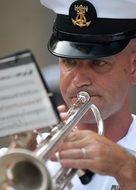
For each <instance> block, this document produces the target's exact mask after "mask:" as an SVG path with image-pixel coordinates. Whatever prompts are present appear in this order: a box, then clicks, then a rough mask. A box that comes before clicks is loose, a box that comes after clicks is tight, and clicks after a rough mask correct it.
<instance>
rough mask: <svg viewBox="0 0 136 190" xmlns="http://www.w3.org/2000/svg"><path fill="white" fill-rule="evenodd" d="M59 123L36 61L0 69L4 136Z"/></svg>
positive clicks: (0, 122)
mask: <svg viewBox="0 0 136 190" xmlns="http://www.w3.org/2000/svg"><path fill="white" fill-rule="evenodd" d="M57 123H58V121H57V117H56V114H55V112H54V109H53V107H52V104H51V102H50V99H49V97H48V94H47V92H46V89H45V87H44V85H43V83H42V82H41V78H40V77H39V72H38V70H37V68H36V66H35V64H34V63H33V62H31V63H29V64H24V65H23V64H22V65H19V66H18V65H17V66H13V67H9V68H5V69H1V70H0V137H2V136H6V135H10V134H14V133H19V132H24V131H28V130H33V129H38V128H44V127H48V126H52V125H55V124H57Z"/></svg>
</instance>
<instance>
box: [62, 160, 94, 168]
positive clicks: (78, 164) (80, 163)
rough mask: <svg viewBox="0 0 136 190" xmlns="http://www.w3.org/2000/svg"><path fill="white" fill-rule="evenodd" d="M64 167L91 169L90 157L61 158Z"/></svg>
mask: <svg viewBox="0 0 136 190" xmlns="http://www.w3.org/2000/svg"><path fill="white" fill-rule="evenodd" d="M61 165H62V167H64V168H73V169H89V166H90V165H91V162H90V160H89V159H61Z"/></svg>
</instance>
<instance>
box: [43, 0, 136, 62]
mask: <svg viewBox="0 0 136 190" xmlns="http://www.w3.org/2000/svg"><path fill="white" fill-rule="evenodd" d="M40 1H41V3H42V4H43V5H44V6H45V7H47V8H49V9H51V10H53V11H54V12H55V13H56V20H55V22H54V25H53V33H52V36H51V38H50V40H49V43H48V49H49V51H50V52H51V53H52V54H53V55H56V56H59V57H69V58H80V59H95V58H101V57H105V56H111V55H114V54H116V53H118V52H120V51H122V50H123V49H124V48H125V47H126V46H127V45H128V43H129V41H130V40H131V39H133V38H136V0H75V1H74V0H40Z"/></svg>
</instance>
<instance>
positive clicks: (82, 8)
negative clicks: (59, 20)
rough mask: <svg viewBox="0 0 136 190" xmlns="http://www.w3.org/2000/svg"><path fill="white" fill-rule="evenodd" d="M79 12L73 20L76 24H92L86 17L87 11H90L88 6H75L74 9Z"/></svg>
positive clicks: (83, 25)
mask: <svg viewBox="0 0 136 190" xmlns="http://www.w3.org/2000/svg"><path fill="white" fill-rule="evenodd" d="M74 10H75V11H76V12H77V16H76V18H75V20H74V19H73V18H72V22H73V24H74V25H77V26H79V27H81V28H82V27H85V26H86V27H88V26H89V25H90V24H91V20H90V21H87V19H86V17H85V13H86V12H88V7H87V6H86V7H85V6H83V5H79V6H78V5H77V6H75V9H74Z"/></svg>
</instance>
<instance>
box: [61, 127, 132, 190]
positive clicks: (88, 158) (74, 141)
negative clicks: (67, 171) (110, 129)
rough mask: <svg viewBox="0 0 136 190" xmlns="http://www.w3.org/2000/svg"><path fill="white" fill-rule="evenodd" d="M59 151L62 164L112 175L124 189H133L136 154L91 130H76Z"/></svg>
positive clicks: (67, 166)
mask: <svg viewBox="0 0 136 190" xmlns="http://www.w3.org/2000/svg"><path fill="white" fill-rule="evenodd" d="M82 148H83V150H85V153H84V154H83V151H82ZM58 150H59V152H60V158H61V164H62V166H63V167H66V168H78V169H89V170H91V171H93V172H94V173H99V174H102V175H109V176H114V177H115V178H116V179H117V181H118V182H119V184H120V186H121V188H123V190H125V189H127V190H129V189H133V190H135V188H136V159H135V157H134V156H132V155H131V154H130V153H128V152H127V151H126V150H125V149H124V148H122V147H121V146H119V145H117V144H116V143H114V142H112V141H110V140H108V139H107V138H105V137H103V136H99V135H98V134H96V133H94V132H92V131H88V130H82V131H81V130H76V131H74V132H72V133H71V134H70V135H69V136H68V137H67V138H66V139H65V141H63V142H62V143H61V144H60V146H59V148H58ZM132 186H133V187H132ZM131 187H132V188H131ZM134 187H135V188H134Z"/></svg>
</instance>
